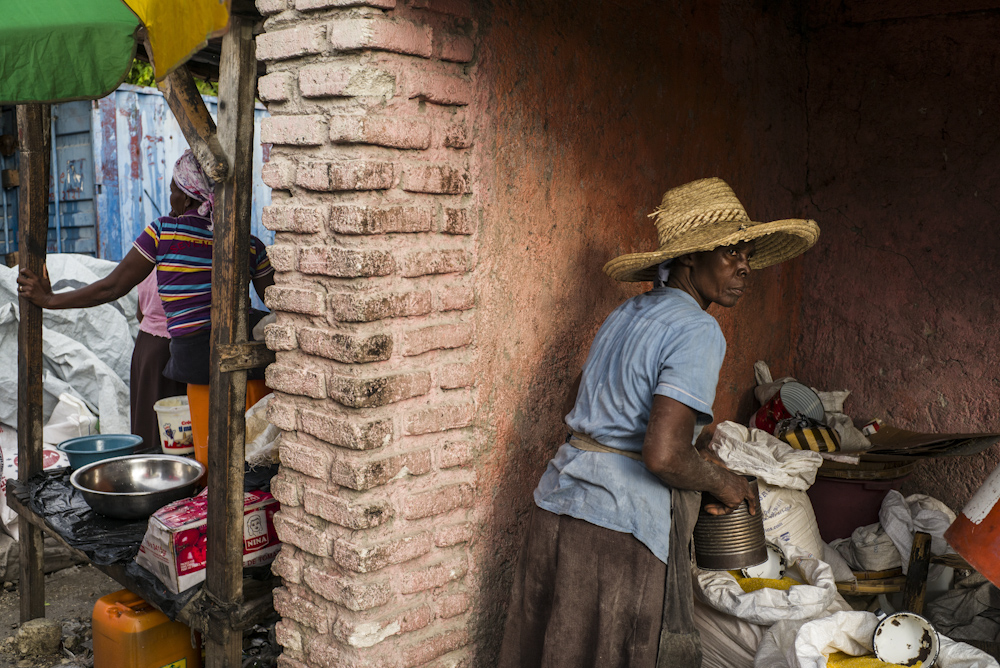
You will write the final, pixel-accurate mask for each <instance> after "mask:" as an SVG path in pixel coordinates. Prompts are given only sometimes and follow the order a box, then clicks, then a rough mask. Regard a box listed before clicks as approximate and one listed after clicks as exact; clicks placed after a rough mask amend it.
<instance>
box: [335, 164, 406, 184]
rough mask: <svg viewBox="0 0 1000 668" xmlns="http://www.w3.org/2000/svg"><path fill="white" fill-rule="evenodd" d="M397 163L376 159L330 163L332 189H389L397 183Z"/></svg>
mask: <svg viewBox="0 0 1000 668" xmlns="http://www.w3.org/2000/svg"><path fill="white" fill-rule="evenodd" d="M396 181H397V176H396V165H395V164H394V163H391V162H379V161H376V160H356V161H353V162H335V163H333V164H331V165H330V190H388V189H389V188H392V187H393V186H394V185H396Z"/></svg>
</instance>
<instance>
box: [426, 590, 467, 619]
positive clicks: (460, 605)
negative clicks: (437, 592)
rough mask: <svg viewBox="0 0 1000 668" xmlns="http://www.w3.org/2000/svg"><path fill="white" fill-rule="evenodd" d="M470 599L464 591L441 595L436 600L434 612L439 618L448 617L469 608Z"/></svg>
mask: <svg viewBox="0 0 1000 668" xmlns="http://www.w3.org/2000/svg"><path fill="white" fill-rule="evenodd" d="M471 603H472V599H471V598H469V595H468V594H466V593H464V592H463V593H461V594H453V595H451V596H443V597H442V598H440V599H439V600H438V602H437V606H436V608H437V609H436V611H435V612H436V613H437V616H438V617H439V618H441V619H450V618H452V617H455V616H456V615H460V614H462V613H463V612H465V611H466V610H468V609H469V607H470V605H471Z"/></svg>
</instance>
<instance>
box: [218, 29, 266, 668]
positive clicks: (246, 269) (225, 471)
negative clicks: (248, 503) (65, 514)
mask: <svg viewBox="0 0 1000 668" xmlns="http://www.w3.org/2000/svg"><path fill="white" fill-rule="evenodd" d="M256 73H257V61H256V58H255V51H254V41H253V23H252V21H249V20H247V19H245V18H242V17H240V16H232V17H231V18H230V21H229V32H228V33H226V36H225V37H224V38H223V40H222V61H221V64H220V69H219V141H220V143H221V145H222V148H223V150H224V151H225V152H226V155H227V156H228V157H229V158H230V160H229V164H231V165H233V174H232V176H231V177H230V179H229V180H226V181H223V182H220V183H219V184H218V185H217V186H216V190H215V233H214V237H215V238H214V242H213V246H212V355H211V379H210V383H209V386H210V387H209V426H208V489H209V493H208V572H207V579H206V581H205V587H206V591H207V593H208V596H209V598H210V599H211V600H212V601H213V603H215V604H216V605H217V606H219V607H220V608H221V609H222V610H223V611H230V612H232V611H235V610H238V609H239V607H240V606H241V605H242V603H243V466H244V448H245V436H246V422H245V418H244V414H245V413H246V386H247V382H246V380H247V376H246V371H233V372H223V371H222V370H221V365H222V351H223V350H226V349H227V348H226V347H227V346H231V345H232V344H244V343H246V340H247V333H248V319H249V318H248V310H249V297H248V293H247V286H248V285H249V283H250V265H249V257H250V211H251V198H252V195H253V192H252V189H253V182H252V169H253V110H254V94H255V92H256V84H257V81H256ZM213 619H215V620H217V621H216V623H214V624H212V626H213V627H214V628H212V629H211V633H209V634H208V636H207V641H208V644H207V647H206V665H207V668H229V667H230V666H238V665H240V656H241V651H242V639H243V638H242V635H241V634H240V633H238V632H235V631H233V629H232V628H231V627H230V626H229V624H224V623H221V622H220V621H218V619H219V618H218V617H214V618H213Z"/></svg>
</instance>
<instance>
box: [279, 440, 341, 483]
mask: <svg viewBox="0 0 1000 668" xmlns="http://www.w3.org/2000/svg"><path fill="white" fill-rule="evenodd" d="M278 451H279V454H280V456H281V465H282V466H287V467H288V468H290V469H293V470H295V471H298V472H300V473H304V474H306V475H307V476H311V477H313V478H319V479H320V480H326V479H327V476H328V475H329V472H330V464H331V462H332V461H333V456H332V455H331V453H330V451H329V450H328V449H327V448H324V447H321V446H317V445H312V444H309V443H303V442H301V441H295V440H290V439H288V438H282V439H281V447H280V448H279V449H278Z"/></svg>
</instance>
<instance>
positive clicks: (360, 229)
mask: <svg viewBox="0 0 1000 668" xmlns="http://www.w3.org/2000/svg"><path fill="white" fill-rule="evenodd" d="M431 218H432V214H431V209H430V208H428V207H412V206H405V207H404V206H393V207H374V206H354V205H344V206H334V207H333V208H332V209H331V210H330V230H331V231H333V232H336V233H337V234H390V233H396V232H402V233H410V232H429V231H430V229H431Z"/></svg>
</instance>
